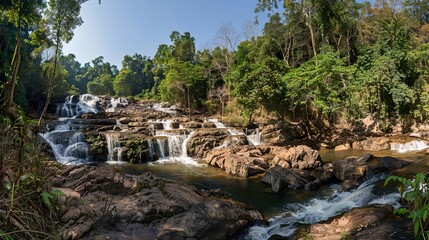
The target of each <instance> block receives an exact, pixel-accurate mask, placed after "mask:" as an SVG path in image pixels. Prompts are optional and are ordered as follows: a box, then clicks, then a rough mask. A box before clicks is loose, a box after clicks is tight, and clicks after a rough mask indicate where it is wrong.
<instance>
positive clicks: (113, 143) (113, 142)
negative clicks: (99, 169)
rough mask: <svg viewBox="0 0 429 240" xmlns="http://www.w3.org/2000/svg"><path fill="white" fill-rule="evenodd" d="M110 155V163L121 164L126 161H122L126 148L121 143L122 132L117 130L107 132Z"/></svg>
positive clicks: (108, 159)
mask: <svg viewBox="0 0 429 240" xmlns="http://www.w3.org/2000/svg"><path fill="white" fill-rule="evenodd" d="M105 136H106V142H107V149H108V152H109V153H108V156H107V163H109V164H121V163H124V162H123V161H122V153H123V151H124V148H123V147H121V143H120V141H119V137H120V134H119V133H117V132H108V133H105Z"/></svg>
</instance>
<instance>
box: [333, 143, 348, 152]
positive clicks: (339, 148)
mask: <svg viewBox="0 0 429 240" xmlns="http://www.w3.org/2000/svg"><path fill="white" fill-rule="evenodd" d="M350 148H351V146H350V144H348V143H346V144H341V145H338V146H336V147H335V151H344V150H348V149H350Z"/></svg>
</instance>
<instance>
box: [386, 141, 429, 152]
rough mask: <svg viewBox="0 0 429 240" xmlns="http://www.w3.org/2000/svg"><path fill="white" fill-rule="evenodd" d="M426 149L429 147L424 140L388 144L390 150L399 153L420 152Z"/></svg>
mask: <svg viewBox="0 0 429 240" xmlns="http://www.w3.org/2000/svg"><path fill="white" fill-rule="evenodd" d="M426 148H429V145H428V142H427V141H424V140H414V141H411V142H407V143H390V150H394V151H397V152H399V153H405V152H409V151H420V150H423V149H426Z"/></svg>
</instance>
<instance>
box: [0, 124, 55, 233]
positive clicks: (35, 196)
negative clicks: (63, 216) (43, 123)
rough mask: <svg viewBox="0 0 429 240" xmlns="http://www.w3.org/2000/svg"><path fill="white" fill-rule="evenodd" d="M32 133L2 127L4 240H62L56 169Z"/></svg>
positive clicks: (0, 226) (0, 220) (1, 214)
mask: <svg viewBox="0 0 429 240" xmlns="http://www.w3.org/2000/svg"><path fill="white" fill-rule="evenodd" d="M42 149H43V148H42V146H41V145H40V144H38V143H37V142H36V140H35V137H34V136H33V135H32V134H31V132H30V131H28V129H27V128H26V127H25V126H23V125H21V126H14V127H11V126H10V125H8V124H0V239H58V238H59V237H58V234H57V232H56V230H55V229H56V223H57V210H58V208H57V206H56V205H55V200H56V197H57V196H58V195H61V194H60V193H58V192H52V191H51V186H50V183H51V182H52V176H53V175H52V174H50V172H53V171H52V170H53V166H52V164H49V161H47V158H46V157H43V153H42V152H43V151H42Z"/></svg>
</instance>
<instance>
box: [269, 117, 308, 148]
mask: <svg viewBox="0 0 429 240" xmlns="http://www.w3.org/2000/svg"><path fill="white" fill-rule="evenodd" d="M261 134H262V138H263V139H264V142H265V143H267V144H282V143H285V142H286V141H291V140H295V139H302V138H304V137H305V131H304V130H303V129H302V128H301V126H299V125H298V124H292V123H286V122H281V121H280V122H277V123H276V124H274V125H267V126H265V127H263V128H262V130H261Z"/></svg>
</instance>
